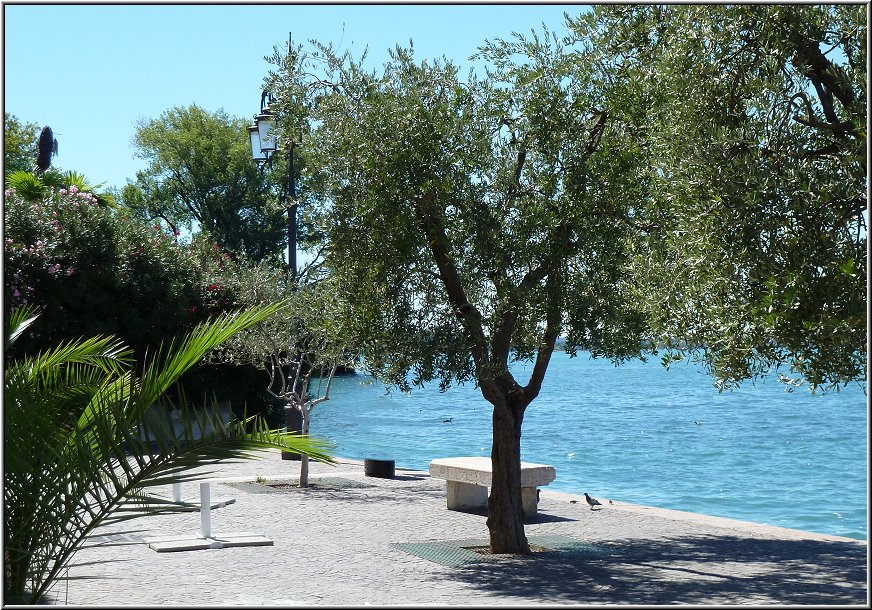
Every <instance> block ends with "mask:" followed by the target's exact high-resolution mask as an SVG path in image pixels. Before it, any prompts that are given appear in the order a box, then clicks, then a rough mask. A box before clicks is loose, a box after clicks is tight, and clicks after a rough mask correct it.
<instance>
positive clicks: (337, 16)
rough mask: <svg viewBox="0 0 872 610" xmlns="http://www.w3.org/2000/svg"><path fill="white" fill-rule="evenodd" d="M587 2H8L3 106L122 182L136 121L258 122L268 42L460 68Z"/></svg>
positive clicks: (130, 161) (102, 178) (75, 164)
mask: <svg viewBox="0 0 872 610" xmlns="http://www.w3.org/2000/svg"><path fill="white" fill-rule="evenodd" d="M583 10H584V8H583V5H581V4H477V5H465V4H461V5H456V4H455V5H452V4H443V5H403V4H389V5H366V4H364V5H342V4H315V5H302V4H281V5H279V4H266V5H251V4H248V5H242V4H239V5H210V4H193V5H105V4H93V5H51V6H50V5H42V4H32V5H16V4H5V5H4V6H3V18H4V19H3V32H4V49H3V63H4V110H5V111H6V112H9V113H11V114H13V115H15V116H16V117H17V118H18V119H19V120H21V121H23V122H32V123H37V124H39V125H40V126H43V125H49V126H50V127H51V128H52V130H53V131H54V133H55V136H56V138H57V140H58V148H59V154H58V156H57V157H56V158H55V159H54V161H53V163H54V164H55V165H56V166H57V167H61V168H63V169H65V170H75V171H77V172H80V173H82V174H84V175H85V176H86V177H87V178H88V180H89V181H90V182H92V183H100V182H105V183H106V186H107V187H108V186H116V187H121V186H123V185H124V184H125V183H126V181H127V179H128V178H130V179H132V178H133V177H134V175H135V172H136V170H137V169H142V168H143V167H144V163H143V161H142V160H140V159H136V158H134V156H133V154H134V151H133V148H132V146H131V139H132V137H133V133H134V126H135V122H136V121H137V120H138V119H149V118H156V117H158V116H159V115H160V114H161V113H162V112H164V111H165V110H168V109H169V108H172V107H173V106H187V105H189V104H193V103H196V104H197V105H199V106H201V107H203V108H205V109H206V110H208V111H210V112H213V111H216V110H218V109H219V108H223V109H224V110H225V111H226V112H228V113H229V114H231V115H233V116H240V117H248V118H251V117H253V115H254V114H255V113H256V112H257V111H258V110H259V108H260V92H261V88H262V84H263V79H264V77H265V76H266V74H267V72H268V71H269V69H270V65H269V64H268V63H267V62H266V61H264V59H263V58H264V56H265V55H270V54H272V51H273V47H274V46H279V47H282V48H283V47H285V45H286V44H287V40H288V34H289V33H292V34H293V37H294V41H295V42H305V41H307V40H308V39H311V38H314V39H317V40H319V41H321V42H325V43H326V42H333V43H334V44H335V45H336V46H337V47H338V48H341V49H346V48H347V49H351V50H352V51H353V52H354V53H355V54H356V55H359V54H360V53H361V52H362V51H363V49H364V48H365V47H367V46H368V47H369V50H370V51H369V61H370V62H371V65H373V66H376V65H379V64H381V63H382V62H383V61H385V60H386V59H387V53H386V50H387V49H388V48H391V47H393V46H394V45H396V44H398V43H399V44H403V45H405V44H407V43H408V41H409V39H410V38H411V39H412V40H413V42H414V46H415V54H416V56H417V57H418V58H419V59H423V58H432V57H441V56H442V55H445V56H446V57H448V58H449V59H452V60H453V61H455V62H456V63H458V64H460V65H466V64H467V59H468V57H469V56H470V55H471V54H473V53H474V52H475V51H476V49H477V47H478V46H480V45H481V44H483V43H484V41H485V40H487V39H494V38H497V37H502V38H508V37H509V36H510V35H511V32H512V31H518V32H522V33H529V31H530V30H531V29H539V28H540V26H541V24H542V23H544V24H546V26H547V27H548V28H549V29H552V30H556V31H557V32H563V31H564V28H563V14H564V12H568V13H569V14H570V15H572V16H575V15H577V14H579V13H580V12H582V11H583Z"/></svg>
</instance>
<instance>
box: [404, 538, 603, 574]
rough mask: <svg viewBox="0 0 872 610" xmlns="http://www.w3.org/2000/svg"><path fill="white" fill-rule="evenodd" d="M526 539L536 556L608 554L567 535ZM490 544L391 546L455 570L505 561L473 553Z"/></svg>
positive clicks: (454, 542) (476, 541)
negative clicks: (456, 568)
mask: <svg viewBox="0 0 872 610" xmlns="http://www.w3.org/2000/svg"><path fill="white" fill-rule="evenodd" d="M527 540H528V541H529V543H530V544H531V545H535V547H540V549H534V554H538V553H537V552H536V551H538V552H541V553H549V552H560V553H571V554H572V555H573V556H602V555H605V554H608V550H607V549H606V548H605V547H602V546H597V545H595V544H591V543H589V542H582V541H581V540H577V539H575V538H570V537H569V536H529V537H528V538H527ZM489 544H490V541H488V540H485V539H483V538H472V539H467V540H434V541H427V542H392V543H391V544H390V546H391V547H392V548H395V549H397V550H399V551H403V552H406V553H409V554H410V555H414V556H416V557H420V558H421V559H426V560H427V561H432V562H434V563H438V564H440V565H443V566H451V567H457V566H463V565H467V564H472V563H481V562H488V561H499V560H501V559H505V557H506V556H505V555H493V554H484V553H481V552H477V551H475V550H474V549H475V548H476V547H487V546H488V545H489Z"/></svg>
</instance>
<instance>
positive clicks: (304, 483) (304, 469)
mask: <svg viewBox="0 0 872 610" xmlns="http://www.w3.org/2000/svg"><path fill="white" fill-rule="evenodd" d="M300 413H302V415H303V425H302V428H303V429H302V430H301V432H302V434H304V435H308V434H309V410H308V409H307V408H306V407H305V405H300ZM308 486H309V456H307V455H306V454H301V455H300V487H308Z"/></svg>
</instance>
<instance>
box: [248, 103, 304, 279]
mask: <svg viewBox="0 0 872 610" xmlns="http://www.w3.org/2000/svg"><path fill="white" fill-rule="evenodd" d="M269 98H270V95H269V93H268V92H266V91H264V92H263V93H262V94H261V96H260V113H259V114H258V115H257V116H255V118H254V125H251V126H249V128H248V134H249V137H250V139H251V158H252V159H254V162H255V163H257V164H258V165H264V164H267V165H268V164H271V163H272V159H273V156H274V155H275V153H276V151H277V150H278V145H277V143H276V137H275V126H276V116H275V114H274V113H273V112H272V111H271V110H270V107H269V103H268V102H267V100H269ZM265 103H266V104H265ZM296 146H297V143H296V142H295V141H294V139H293V137H290V138H288V190H287V195H284V193H283V194H282V197H283V198H284V199H285V203H286V204H287V211H288V268H289V269H290V270H291V274H292V277H294V278H296V276H297V192H296V186H295V182H296V180H295V176H294V148H296Z"/></svg>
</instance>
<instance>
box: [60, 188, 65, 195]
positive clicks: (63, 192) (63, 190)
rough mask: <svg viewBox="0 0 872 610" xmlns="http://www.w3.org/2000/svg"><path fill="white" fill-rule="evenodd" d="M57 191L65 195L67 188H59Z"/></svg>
mask: <svg viewBox="0 0 872 610" xmlns="http://www.w3.org/2000/svg"><path fill="white" fill-rule="evenodd" d="M58 192H59V193H60V194H61V195H66V194H67V189H61V190H59V191H58Z"/></svg>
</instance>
